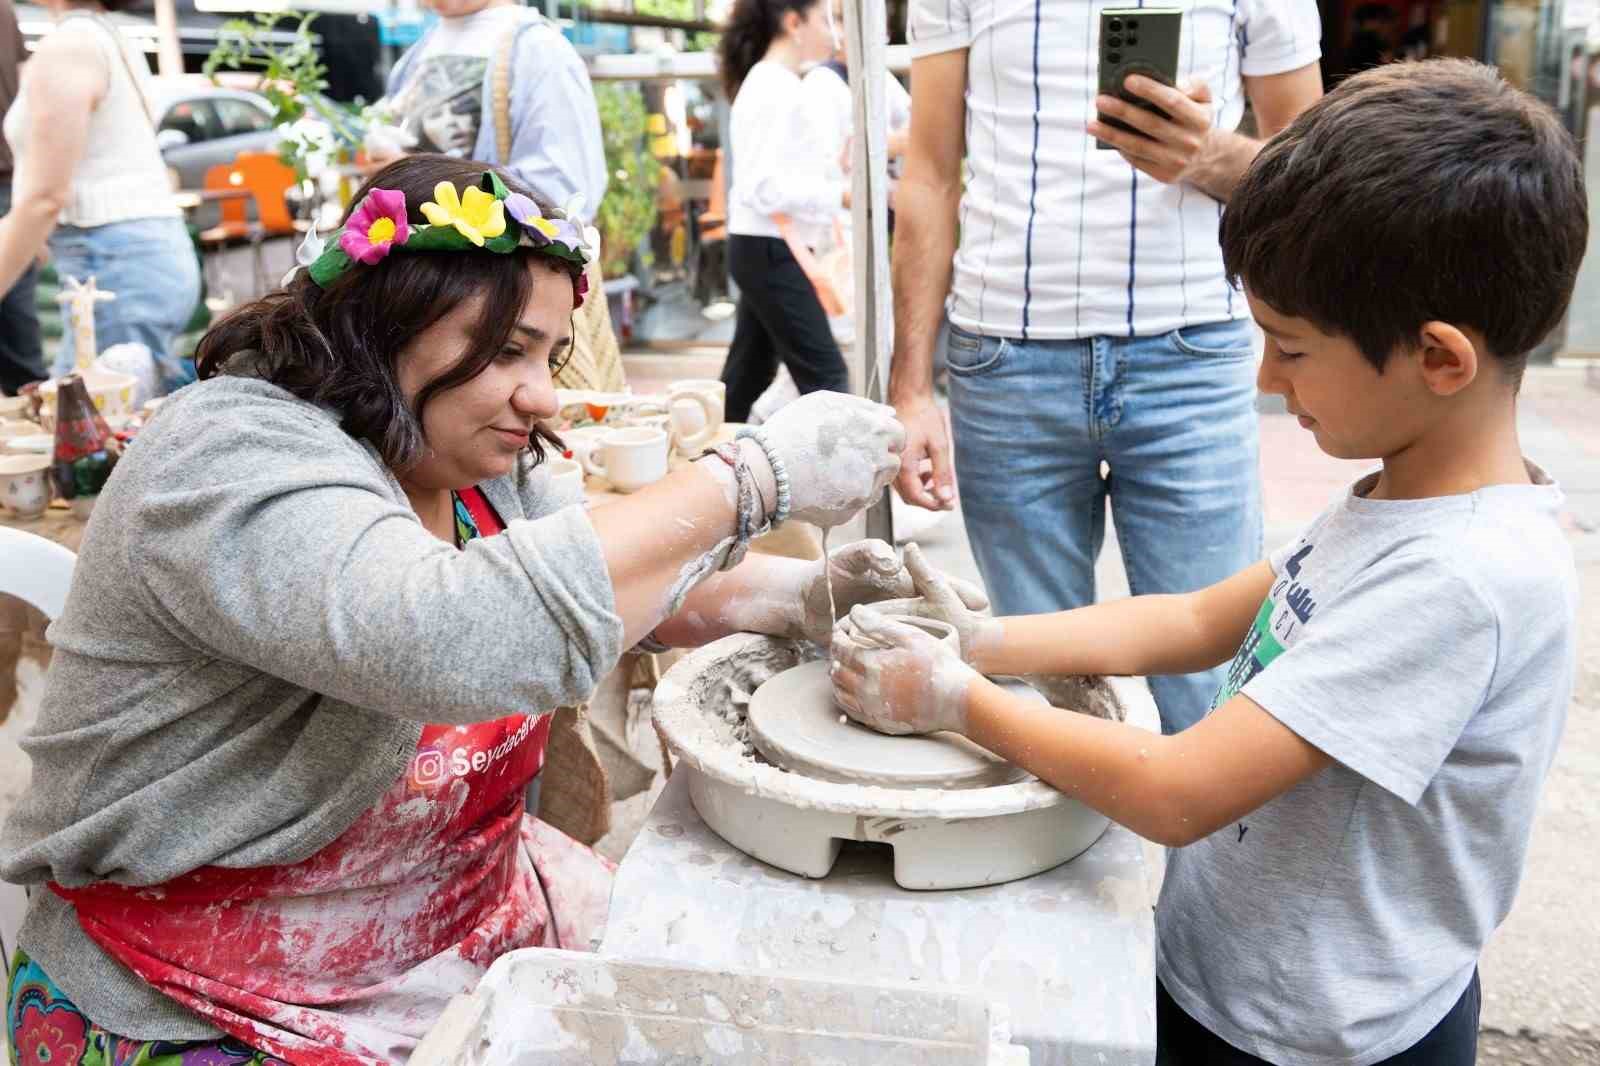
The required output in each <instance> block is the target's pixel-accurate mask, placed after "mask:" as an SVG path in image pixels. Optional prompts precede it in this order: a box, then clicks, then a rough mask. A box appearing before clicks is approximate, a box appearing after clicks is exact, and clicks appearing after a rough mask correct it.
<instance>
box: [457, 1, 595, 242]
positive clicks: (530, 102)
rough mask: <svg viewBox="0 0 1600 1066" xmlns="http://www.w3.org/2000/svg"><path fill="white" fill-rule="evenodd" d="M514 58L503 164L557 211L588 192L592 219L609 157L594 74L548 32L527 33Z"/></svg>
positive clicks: (585, 212) (586, 215) (588, 215)
mask: <svg viewBox="0 0 1600 1066" xmlns="http://www.w3.org/2000/svg"><path fill="white" fill-rule="evenodd" d="M516 59H517V66H516V72H515V73H514V74H513V76H512V101H511V158H510V159H508V160H502V162H503V163H504V164H505V166H506V167H507V168H508V169H510V170H511V172H512V173H514V174H516V175H517V177H519V178H521V179H522V180H523V181H525V182H527V183H528V185H529V187H531V188H532V189H533V190H534V191H535V192H537V193H539V194H540V195H541V196H543V197H545V198H546V199H547V200H549V201H551V203H553V204H554V205H555V206H557V207H562V206H565V204H566V203H567V201H568V200H570V199H572V196H573V194H574V193H582V194H583V201H584V207H583V216H584V221H585V222H592V221H594V215H595V212H596V211H597V210H599V208H600V201H601V199H603V198H604V196H605V193H606V153H605V146H604V143H603V142H602V141H601V138H600V112H599V109H598V107H597V105H596V104H595V97H594V88H593V86H591V85H590V83H589V71H588V70H587V69H586V68H585V67H584V65H583V60H582V59H581V58H580V57H579V56H578V53H577V51H576V50H575V49H574V48H573V47H572V45H571V44H569V43H568V42H567V39H566V38H565V37H562V36H561V35H560V34H559V33H554V32H545V31H544V30H543V29H542V28H534V29H530V30H526V31H524V32H523V34H522V37H521V39H520V40H519V41H518V43H517V55H516ZM485 119H486V120H489V119H488V116H485Z"/></svg>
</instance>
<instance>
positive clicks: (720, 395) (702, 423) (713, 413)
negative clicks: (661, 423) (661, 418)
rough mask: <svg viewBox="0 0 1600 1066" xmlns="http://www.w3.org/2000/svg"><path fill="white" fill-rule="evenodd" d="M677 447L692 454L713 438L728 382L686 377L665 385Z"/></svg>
mask: <svg viewBox="0 0 1600 1066" xmlns="http://www.w3.org/2000/svg"><path fill="white" fill-rule="evenodd" d="M667 403H668V405H669V406H668V409H669V410H670V411H671V412H672V425H673V429H674V430H675V431H676V433H677V437H678V451H680V452H682V453H683V454H684V455H692V454H694V453H696V452H699V451H702V450H704V449H705V448H707V447H708V446H710V444H711V442H712V441H714V440H716V439H717V432H718V430H720V429H722V421H723V418H724V417H725V412H726V411H727V403H728V386H726V385H724V384H723V383H722V382H720V381H717V380H716V379H714V378H686V379H684V380H682V381H674V382H673V383H672V384H671V385H669V386H668V387H667Z"/></svg>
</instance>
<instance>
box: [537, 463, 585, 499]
mask: <svg viewBox="0 0 1600 1066" xmlns="http://www.w3.org/2000/svg"><path fill="white" fill-rule="evenodd" d="M545 465H546V466H548V467H549V468H550V493H551V496H552V497H553V498H554V499H557V500H560V501H561V504H562V506H567V505H570V504H574V503H582V502H583V465H582V464H581V463H579V462H578V461H577V460H576V459H563V458H561V457H560V456H556V457H554V458H550V459H546V460H545Z"/></svg>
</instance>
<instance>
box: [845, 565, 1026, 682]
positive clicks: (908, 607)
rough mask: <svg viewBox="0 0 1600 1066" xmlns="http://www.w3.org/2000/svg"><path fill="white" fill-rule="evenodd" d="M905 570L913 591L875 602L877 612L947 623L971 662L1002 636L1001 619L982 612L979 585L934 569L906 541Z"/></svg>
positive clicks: (983, 600)
mask: <svg viewBox="0 0 1600 1066" xmlns="http://www.w3.org/2000/svg"><path fill="white" fill-rule="evenodd" d="M905 570H906V576H907V577H908V578H909V579H910V581H911V587H912V591H913V592H915V594H916V595H915V596H913V597H911V598H908V599H899V600H886V601H884V602H881V603H878V604H877V605H876V610H877V611H878V613H880V614H910V615H916V616H917V617H918V618H932V619H936V620H938V621H940V622H948V623H950V624H951V625H952V626H954V627H955V630H956V635H957V636H958V637H959V638H960V640H961V659H962V661H963V662H968V663H970V662H973V661H974V656H975V655H976V654H977V652H978V650H979V649H980V648H982V647H984V646H986V645H992V643H994V642H998V641H999V640H1000V639H1001V635H1002V629H1001V626H1000V620H999V619H998V618H995V617H993V616H992V615H988V614H985V613H984V612H985V611H987V610H988V609H989V597H988V596H986V595H984V593H983V590H982V589H980V588H978V587H977V586H976V585H973V584H971V583H970V582H966V581H962V580H961V579H960V578H953V577H948V576H946V575H945V574H941V573H940V572H939V571H937V570H935V569H934V568H933V565H932V564H931V563H929V562H928V560H927V559H926V558H925V557H924V556H923V554H922V548H921V547H919V546H918V545H916V544H907V545H906V556H905Z"/></svg>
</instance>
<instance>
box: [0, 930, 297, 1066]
mask: <svg viewBox="0 0 1600 1066" xmlns="http://www.w3.org/2000/svg"><path fill="white" fill-rule="evenodd" d="M5 1003H6V1036H7V1038H8V1039H9V1041H10V1045H11V1064H10V1066H289V1064H288V1063H286V1062H284V1060H283V1059H280V1058H277V1057H276V1056H273V1055H268V1054H267V1053H266V1052H264V1051H257V1050H255V1049H254V1048H250V1047H246V1046H245V1045H244V1044H241V1043H239V1042H238V1041H237V1040H234V1039H232V1038H224V1039H222V1040H199V1041H187V1042H176V1041H170V1040H130V1039H129V1038H127V1037H124V1036H117V1035H116V1034H115V1033H108V1032H106V1031H105V1030H104V1029H102V1028H100V1027H99V1026H97V1025H95V1024H94V1023H93V1022H91V1021H90V1020H89V1019H88V1018H86V1017H84V1016H83V1013H82V1012H81V1011H79V1010H78V1008H77V1007H74V1006H73V1005H72V1001H71V1000H69V999H68V998H67V997H66V995H65V994H63V993H62V991H61V989H59V988H57V987H56V986H55V984H54V983H53V982H52V981H51V980H50V978H49V977H47V976H46V975H45V972H44V971H43V970H42V969H40V968H39V965H38V964H37V963H35V962H34V961H33V960H32V959H30V958H28V956H27V954H26V953H24V952H22V951H20V950H19V951H18V952H17V953H16V954H15V955H14V956H12V959H11V981H10V983H9V987H7V989H6V1000H5Z"/></svg>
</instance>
